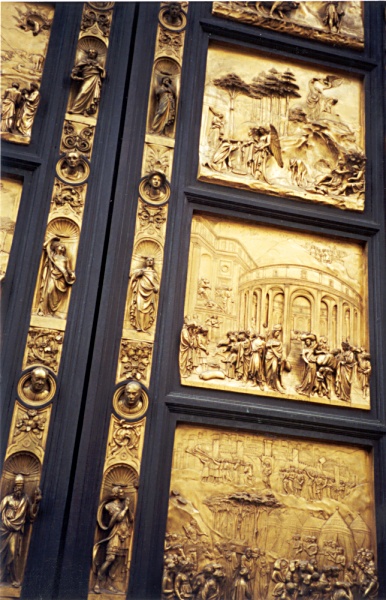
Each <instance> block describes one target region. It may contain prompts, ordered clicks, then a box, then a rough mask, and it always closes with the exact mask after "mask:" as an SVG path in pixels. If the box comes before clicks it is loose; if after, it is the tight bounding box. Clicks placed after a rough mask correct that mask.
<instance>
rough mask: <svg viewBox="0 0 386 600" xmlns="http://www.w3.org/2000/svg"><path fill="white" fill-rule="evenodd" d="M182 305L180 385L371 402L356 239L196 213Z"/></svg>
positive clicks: (346, 403) (362, 272)
mask: <svg viewBox="0 0 386 600" xmlns="http://www.w3.org/2000/svg"><path fill="white" fill-rule="evenodd" d="M185 315H186V316H185V320H184V324H183V327H182V331H181V338H180V356H179V365H180V375H181V383H182V384H183V385H191V386H198V387H206V388H215V389H222V390H233V391H238V392H242V393H247V394H256V395H261V394H263V395H265V396H279V397H283V398H290V399H296V400H306V401H310V402H320V403H323V404H334V405H337V406H342V407H356V408H363V409H369V408H370V388H369V380H370V375H371V357H370V354H369V352H368V348H369V342H368V320H367V319H368V316H367V257H366V249H365V248H364V247H363V246H362V245H360V244H358V243H354V242H349V241H341V240H338V239H332V238H327V237H321V236H316V235H311V234H306V233H298V232H293V231H291V232H288V231H286V230H284V229H279V228H273V227H267V226H263V225H256V224H253V225H252V224H247V223H242V222H237V221H228V220H219V219H218V218H217V217H216V218H214V217H210V216H203V215H195V216H194V217H193V222H192V230H191V243H190V253H189V269H188V280H187V289H186V297H185Z"/></svg>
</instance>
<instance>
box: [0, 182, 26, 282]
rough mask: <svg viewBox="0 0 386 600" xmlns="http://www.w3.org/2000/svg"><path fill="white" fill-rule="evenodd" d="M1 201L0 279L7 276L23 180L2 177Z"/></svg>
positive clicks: (0, 186)
mask: <svg viewBox="0 0 386 600" xmlns="http://www.w3.org/2000/svg"><path fill="white" fill-rule="evenodd" d="M0 191H1V203H0V219H1V221H0V231H1V247H0V280H1V279H3V278H4V277H5V273H6V270H7V265H8V259H9V255H10V252H11V248H12V241H13V235H14V232H15V227H16V220H17V214H18V212H19V205H20V199H21V194H22V191H23V183H22V181H20V180H18V179H16V178H14V177H6V176H4V175H3V176H2V177H1V182H0Z"/></svg>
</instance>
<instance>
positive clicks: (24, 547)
mask: <svg viewBox="0 0 386 600" xmlns="http://www.w3.org/2000/svg"><path fill="white" fill-rule="evenodd" d="M40 469H41V467H40V463H39V461H38V459H37V458H36V456H34V455H33V454H32V453H30V452H16V453H14V454H12V455H11V456H9V458H8V459H7V460H6V461H5V463H4V470H3V475H2V479H1V502H0V517H1V522H0V594H1V596H2V597H7V598H10V597H16V598H18V597H19V596H20V591H21V590H20V588H21V583H22V579H23V573H24V567H25V561H26V556H27V551H28V545H29V539H30V534H31V526H32V524H33V522H34V521H35V520H36V518H37V516H38V512H39V505H40V501H41V500H42V493H41V491H40V489H39V487H38V483H39V479H40Z"/></svg>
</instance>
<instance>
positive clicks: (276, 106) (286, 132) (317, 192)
mask: <svg viewBox="0 0 386 600" xmlns="http://www.w3.org/2000/svg"><path fill="white" fill-rule="evenodd" d="M348 98H350V102H348V101H347V99H348ZM363 114H364V106H363V98H362V84H361V82H360V80H359V79H355V78H354V77H352V76H351V75H343V74H342V73H338V72H334V71H332V70H329V71H326V70H322V69H319V68H318V70H315V68H312V67H310V66H309V65H306V64H304V65H302V64H300V63H299V62H293V61H291V60H286V61H285V62H284V60H283V59H278V58H274V57H270V58H267V57H266V56H264V55H260V54H257V53H255V54H253V53H252V52H248V53H247V52H246V51H243V50H242V49H234V48H231V47H228V46H225V45H224V46H222V45H214V44H213V45H211V46H210V47H209V51H208V60H207V73H206V82H205V92H204V104H203V113H202V123H201V138H200V167H199V177H200V179H203V180H205V181H212V182H221V183H223V184H225V185H230V186H235V187H246V188H249V189H252V190H256V191H262V192H266V193H268V194H277V195H282V196H283V195H284V196H286V197H290V198H300V199H303V200H309V201H312V202H317V203H320V202H323V203H328V204H333V205H334V206H337V207H338V208H342V209H346V208H348V209H352V210H363V208H364V189H365V162H366V158H365V154H364V126H363Z"/></svg>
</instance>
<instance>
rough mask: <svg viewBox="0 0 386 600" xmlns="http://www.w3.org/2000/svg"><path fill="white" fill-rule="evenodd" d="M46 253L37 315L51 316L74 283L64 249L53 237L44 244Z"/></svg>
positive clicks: (57, 239) (73, 276)
mask: <svg viewBox="0 0 386 600" xmlns="http://www.w3.org/2000/svg"><path fill="white" fill-rule="evenodd" d="M44 250H45V252H46V257H45V262H44V267H43V275H42V283H41V288H40V302H39V308H38V314H39V315H53V314H55V313H56V311H57V310H58V309H59V307H60V304H61V303H62V301H63V299H64V297H65V296H66V294H67V292H68V289H69V287H70V286H71V285H73V283H74V282H75V273H74V272H73V271H72V270H71V269H70V266H69V260H68V257H67V255H66V247H65V246H64V245H63V244H62V243H61V241H60V239H59V238H57V237H53V238H51V239H49V240H48V241H47V242H46V243H45V244H44Z"/></svg>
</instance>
